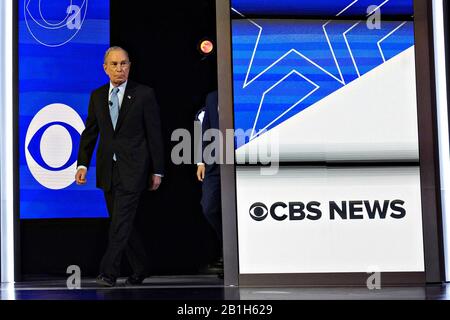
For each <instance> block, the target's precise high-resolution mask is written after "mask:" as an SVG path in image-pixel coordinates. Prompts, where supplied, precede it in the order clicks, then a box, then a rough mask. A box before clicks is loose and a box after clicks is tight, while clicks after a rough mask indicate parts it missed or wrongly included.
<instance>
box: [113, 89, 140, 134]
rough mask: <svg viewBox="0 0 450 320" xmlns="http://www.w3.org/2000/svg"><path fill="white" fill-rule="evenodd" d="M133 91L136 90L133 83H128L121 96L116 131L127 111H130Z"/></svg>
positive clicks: (133, 95)
mask: <svg viewBox="0 0 450 320" xmlns="http://www.w3.org/2000/svg"><path fill="white" fill-rule="evenodd" d="M135 91H136V88H135V85H134V83H133V82H128V84H127V87H126V89H125V94H124V96H123V100H122V105H121V107H120V111H119V119H118V120H117V125H116V131H118V130H119V129H120V126H121V125H122V123H123V120H124V119H125V116H126V115H127V113H128V111H129V110H130V108H131V106H132V105H133V103H134V100H135Z"/></svg>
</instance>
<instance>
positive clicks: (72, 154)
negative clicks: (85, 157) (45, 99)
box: [25, 103, 84, 190]
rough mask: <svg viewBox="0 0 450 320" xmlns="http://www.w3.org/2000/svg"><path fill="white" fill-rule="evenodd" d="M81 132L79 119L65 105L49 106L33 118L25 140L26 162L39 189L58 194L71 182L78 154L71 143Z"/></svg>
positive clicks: (74, 112)
mask: <svg viewBox="0 0 450 320" xmlns="http://www.w3.org/2000/svg"><path fill="white" fill-rule="evenodd" d="M83 130H84V123H83V120H82V119H81V117H80V116H79V115H78V113H77V112H76V111H75V110H73V109H72V108H71V107H69V106H67V105H65V104H61V103H54V104H50V105H48V106H46V107H44V108H42V109H41V110H40V111H39V112H38V113H37V114H36V115H35V116H34V118H33V120H31V123H30V126H29V127H28V130H27V134H26V137H25V159H26V161H27V165H28V168H29V169H30V172H31V174H32V175H33V177H34V178H35V179H36V180H37V181H38V182H39V183H40V184H41V185H43V186H44V187H46V188H48V189H53V190H59V189H64V188H66V187H68V186H70V185H71V184H72V183H73V182H74V180H75V178H74V172H75V170H76V165H77V163H76V156H77V154H76V150H74V143H73V142H74V141H76V140H78V139H79V137H80V135H81V133H82V132H83Z"/></svg>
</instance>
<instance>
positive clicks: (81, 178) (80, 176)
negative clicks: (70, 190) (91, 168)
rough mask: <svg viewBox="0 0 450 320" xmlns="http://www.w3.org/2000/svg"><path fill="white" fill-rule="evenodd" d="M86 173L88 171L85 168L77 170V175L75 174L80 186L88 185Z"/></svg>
mask: <svg viewBox="0 0 450 320" xmlns="http://www.w3.org/2000/svg"><path fill="white" fill-rule="evenodd" d="M86 173H87V170H86V169H84V168H80V169H78V170H77V173H76V174H75V181H76V183H77V184H78V185H83V184H86Z"/></svg>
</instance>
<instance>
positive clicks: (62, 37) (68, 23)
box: [23, 0, 88, 47]
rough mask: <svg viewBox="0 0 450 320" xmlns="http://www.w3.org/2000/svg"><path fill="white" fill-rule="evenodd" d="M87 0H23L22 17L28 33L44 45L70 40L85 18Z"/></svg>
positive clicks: (57, 44)
mask: <svg viewBox="0 0 450 320" xmlns="http://www.w3.org/2000/svg"><path fill="white" fill-rule="evenodd" d="M87 7H88V0H70V1H69V0H65V1H63V0H58V1H54V0H53V1H49V0H47V1H44V0H24V6H23V10H24V17H25V24H26V26H27V29H28V31H29V32H30V35H31V36H32V37H33V38H34V39H35V40H36V41H37V42H39V43H40V44H42V45H44V46H46V47H59V46H62V45H65V44H66V43H68V42H69V41H71V40H72V39H73V38H74V37H75V36H76V35H77V33H78V32H79V31H80V30H81V26H82V25H83V23H84V20H85V19H86V12H87Z"/></svg>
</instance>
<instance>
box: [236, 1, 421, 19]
mask: <svg viewBox="0 0 450 320" xmlns="http://www.w3.org/2000/svg"><path fill="white" fill-rule="evenodd" d="M380 5H382V6H381V8H382V10H381V13H382V14H383V15H384V16H387V15H412V14H413V12H414V10H413V0H387V1H386V0H314V1H311V0H281V1H280V0H231V6H232V7H233V8H234V9H236V10H238V11H240V12H242V13H244V14H246V15H272V16H273V15H289V16H292V15H302V16H303V15H314V16H320V15H322V16H335V15H336V14H338V13H341V14H340V15H341V16H356V15H364V14H366V13H367V8H369V6H380ZM347 7H348V9H347V10H345V11H343V10H344V9H345V8H347Z"/></svg>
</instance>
